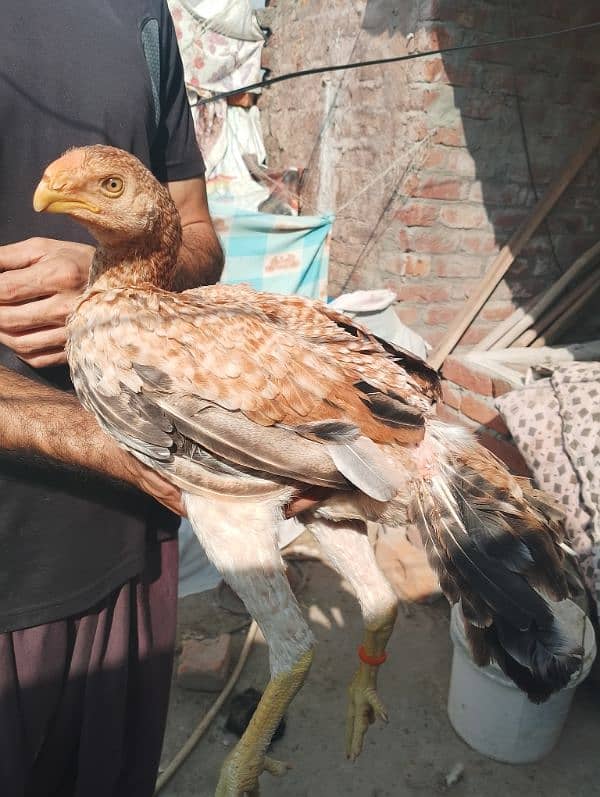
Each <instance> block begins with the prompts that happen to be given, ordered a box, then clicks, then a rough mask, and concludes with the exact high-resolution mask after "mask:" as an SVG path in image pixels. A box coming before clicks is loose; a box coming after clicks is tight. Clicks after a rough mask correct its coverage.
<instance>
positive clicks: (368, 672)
mask: <svg viewBox="0 0 600 797" xmlns="http://www.w3.org/2000/svg"><path fill="white" fill-rule="evenodd" d="M397 613H398V612H397V608H396V606H392V607H389V608H388V609H387V611H385V612H384V613H383V614H382V615H381V617H380V618H378V619H377V620H374V621H372V622H371V623H368V624H367V625H366V628H365V634H364V637H363V643H362V645H361V647H360V648H359V658H360V663H359V665H358V670H357V671H356V673H355V674H354V678H353V679H352V681H351V683H350V686H349V688H348V692H349V703H348V715H347V719H346V757H347V758H349V759H350V760H351V761H354V760H356V758H358V756H359V755H360V753H361V751H362V746H363V739H364V737H365V734H366V732H367V730H368V729H369V725H372V724H373V722H375V719H380V720H383V722H387V721H388V715H387V711H386V710H385V707H384V705H383V703H382V701H381V700H380V698H379V695H378V694H377V674H378V672H379V667H380V665H381V664H383V662H384V661H385V659H386V653H385V646H386V644H387V641H388V639H389V638H390V636H391V634H392V631H393V628H394V623H395V621H396V615H397Z"/></svg>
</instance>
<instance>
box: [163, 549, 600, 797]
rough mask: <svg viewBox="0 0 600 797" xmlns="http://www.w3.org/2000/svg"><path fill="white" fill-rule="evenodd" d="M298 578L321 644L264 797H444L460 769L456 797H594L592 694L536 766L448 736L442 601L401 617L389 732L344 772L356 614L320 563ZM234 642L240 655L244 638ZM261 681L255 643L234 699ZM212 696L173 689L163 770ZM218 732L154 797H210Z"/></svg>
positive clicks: (384, 685) (385, 678) (390, 671)
mask: <svg viewBox="0 0 600 797" xmlns="http://www.w3.org/2000/svg"><path fill="white" fill-rule="evenodd" d="M303 567H304V568H305V569H306V574H307V582H306V586H305V588H304V590H303V592H302V595H301V602H302V604H303V605H304V607H305V611H306V613H307V616H308V618H309V620H310V623H311V626H312V628H313V630H314V633H315V635H316V637H317V639H318V643H319V645H318V650H317V655H316V658H315V663H314V665H313V669H312V671H311V673H310V676H309V680H308V682H307V684H306V686H305V688H304V689H303V690H302V692H301V693H300V695H299V696H298V697H297V698H296V700H295V702H294V703H293V704H292V707H291V710H290V712H289V715H288V726H287V731H286V734H285V736H284V738H283V739H282V740H280V741H279V742H278V743H277V744H276V745H275V748H274V751H273V754H274V756H275V757H277V758H281V759H286V760H288V761H290V762H292V763H293V765H294V768H293V770H291V772H289V773H288V775H287V776H286V777H285V779H284V780H275V779H273V778H271V777H269V776H268V775H264V776H263V778H262V783H261V795H263V797H276V796H278V797H283V796H284V795H285V797H309V795H310V797H342V796H343V797H392V795H393V797H397V796H398V795H403V797H427V796H428V795H436V794H440V793H445V792H446V791H447V790H446V788H445V786H444V785H443V782H444V778H445V776H446V774H447V773H448V772H449V771H450V770H451V769H452V767H453V766H454V765H455V764H456V763H457V762H462V763H463V764H464V766H465V775H464V779H463V780H462V781H461V782H459V783H458V784H457V785H455V786H454V787H453V788H452V789H451V790H448V791H449V792H450V793H451V794H452V795H453V797H481V795H484V794H485V795H486V797H507V795H525V794H526V795H527V797H563V796H564V797H566V796H567V795H586V797H592V796H593V795H600V783H599V782H598V764H597V760H598V759H597V738H598V729H599V727H600V725H599V720H598V707H599V705H598V703H599V701H598V697H597V695H596V694H594V693H593V690H592V689H591V688H589V687H582V688H581V689H580V690H579V691H578V694H577V695H576V698H575V704H574V707H573V710H572V712H571V716H570V718H569V720H568V724H567V727H566V728H565V731H564V734H563V736H562V739H561V741H560V743H559V746H558V747H557V748H556V750H555V751H554V753H553V754H552V755H551V756H550V757H549V758H548V759H546V760H545V761H543V762H541V763H539V764H536V765H527V766H518V767H515V766H508V765H505V764H499V763H496V762H494V761H491V760H489V759H487V758H485V757H483V756H481V755H479V754H478V753H475V752H474V751H472V750H471V749H470V748H469V747H467V746H466V745H465V744H464V743H463V742H462V741H461V740H460V739H459V738H458V737H457V736H456V734H455V733H454V731H453V730H452V728H451V726H450V724H449V722H448V718H447V715H446V697H447V690H448V677H449V672H450V660H451V648H450V642H449V637H448V619H449V611H448V606H447V604H446V602H445V601H444V600H440V601H438V602H437V603H436V604H434V605H433V606H415V607H411V610H410V612H409V614H408V616H406V615H405V614H404V613H403V612H401V613H400V616H399V620H398V626H397V629H396V632H395V634H394V636H393V637H392V639H391V641H390V645H389V654H390V655H389V660H388V662H387V664H386V665H385V668H384V669H383V671H382V676H381V691H380V694H381V696H382V698H383V699H384V701H385V702H386V705H387V708H388V710H389V714H390V723H389V725H387V726H376V727H374V728H372V729H371V731H370V732H369V735H368V737H367V742H366V748H365V750H364V752H363V755H362V756H361V758H360V759H359V760H358V761H357V762H356V763H355V764H350V763H349V762H347V761H346V760H345V758H344V750H343V742H344V739H343V737H344V717H345V708H346V706H345V701H346V686H347V684H348V682H349V680H350V678H351V676H352V673H353V671H354V668H355V666H356V647H357V644H358V642H359V639H360V636H361V621H360V615H359V612H358V608H357V606H356V604H355V601H354V599H353V597H352V596H351V595H350V594H349V593H348V590H347V587H345V585H343V584H340V582H339V579H338V577H337V576H336V575H335V574H333V573H332V572H331V571H330V570H329V569H328V568H326V567H325V566H324V565H322V564H320V563H316V562H314V563H313V562H310V563H305V564H303ZM206 600H207V601H208V602H210V601H211V598H210V597H207V598H206ZM188 616H189V615H188ZM186 622H187V621H186ZM182 630H183V631H185V629H182ZM236 637H238V639H236V643H237V648H236V650H237V649H239V646H240V644H241V634H236ZM267 675H268V661H267V651H266V647H265V645H264V644H262V643H261V644H258V645H256V647H255V649H254V651H253V652H252V654H251V657H250V660H249V662H248V665H247V667H246V670H245V672H244V673H243V675H242V678H241V680H240V682H239V685H238V690H239V691H241V690H243V689H245V688H247V687H248V686H257V687H259V688H262V687H263V686H264V685H265V683H266V679H267ZM213 697H214V696H207V695H206V694H203V693H194V692H185V691H183V690H180V689H179V688H178V687H177V686H176V685H174V686H173V690H172V698H171V710H170V714H169V722H168V730H167V738H166V741H165V748H164V754H163V762H164V763H163V765H164V764H166V763H167V762H168V761H169V760H170V759H171V758H172V756H173V755H174V754H175V752H176V751H177V749H178V748H179V747H180V746H181V744H183V742H184V741H185V740H186V738H187V736H188V735H189V734H190V733H191V731H192V730H193V727H194V726H195V724H196V723H197V721H198V720H199V718H200V717H201V716H202V715H203V713H204V712H205V711H206V709H207V707H208V706H209V705H210V703H211V701H212V699H213ZM223 724H224V715H221V716H219V717H218V719H217V720H216V722H215V723H214V725H213V726H212V728H211V729H210V731H209V732H208V734H207V736H206V737H205V738H204V739H203V740H202V741H201V742H200V744H199V746H198V747H197V748H196V750H195V751H194V752H193V753H192V755H191V756H190V758H189V759H188V760H187V762H186V763H185V764H184V765H183V767H182V769H181V770H180V771H179V772H178V773H177V775H176V776H175V777H174V779H173V780H172V781H171V783H170V784H169V785H168V786H167V787H166V788H165V789H164V790H163V791H162V792H161V794H162V795H163V796H164V797H212V794H213V791H214V788H215V785H216V781H217V775H218V770H219V766H220V763H221V761H222V759H223V757H224V756H225V755H226V753H227V752H228V750H229V749H230V747H231V744H232V738H231V737H229V736H228V735H226V734H225V733H224V731H223Z"/></svg>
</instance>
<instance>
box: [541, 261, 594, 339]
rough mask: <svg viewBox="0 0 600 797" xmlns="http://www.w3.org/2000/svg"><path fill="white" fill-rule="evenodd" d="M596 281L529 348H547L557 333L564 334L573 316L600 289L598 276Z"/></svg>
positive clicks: (572, 320)
mask: <svg viewBox="0 0 600 797" xmlns="http://www.w3.org/2000/svg"><path fill="white" fill-rule="evenodd" d="M596 276H597V277H598V280H597V282H596V284H595V285H593V286H591V287H590V288H589V289H588V290H587V291H584V292H582V293H581V295H580V296H579V298H578V299H576V300H575V301H574V302H573V304H571V305H570V306H569V307H568V308H567V309H566V310H565V312H564V313H563V314H562V315H560V316H559V317H558V318H557V319H556V321H555V322H554V323H553V324H551V325H550V326H549V327H548V329H547V330H546V331H545V332H544V334H543V335H540V336H539V338H537V339H536V340H534V341H533V343H532V344H531V348H532V349H533V348H538V347H540V346H547V345H548V344H549V343H552V341H553V340H556V336H557V335H558V333H559V332H564V331H565V330H566V329H568V328H569V327H570V326H571V325H572V324H573V323H574V322H575V320H576V319H575V315H576V314H577V313H578V312H579V311H580V310H581V308H582V307H583V306H584V305H585V304H587V303H588V302H589V300H590V299H591V298H592V296H594V294H595V293H596V291H597V290H598V288H600V275H596Z"/></svg>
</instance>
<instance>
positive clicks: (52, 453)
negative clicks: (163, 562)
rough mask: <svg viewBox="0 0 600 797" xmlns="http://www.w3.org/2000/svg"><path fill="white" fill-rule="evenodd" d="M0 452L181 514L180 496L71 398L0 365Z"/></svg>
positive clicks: (178, 492) (170, 485) (182, 510)
mask: <svg viewBox="0 0 600 797" xmlns="http://www.w3.org/2000/svg"><path fill="white" fill-rule="evenodd" d="M0 449H1V450H4V451H13V452H16V453H19V454H23V455H28V454H29V455H31V454H34V455H36V456H39V457H42V458H44V459H45V460H49V461H50V462H51V463H55V464H60V465H66V466H68V467H69V468H71V469H82V468H83V469H87V470H90V471H94V472H95V473H99V474H100V475H102V476H105V477H107V478H110V479H116V480H118V481H120V482H124V483H126V484H129V485H131V486H133V487H137V488H138V489H139V490H142V491H144V492H146V493H149V494H150V495H152V496H153V497H154V498H156V500H157V501H160V502H161V503H162V504H164V505H165V506H167V507H168V508H169V509H171V510H172V511H173V512H176V513H178V514H180V515H183V514H185V510H184V507H183V504H182V502H181V493H180V491H179V490H178V489H177V488H176V487H174V486H173V485H172V484H170V483H169V482H168V481H166V480H165V479H163V478H162V476H159V474H157V473H155V472H154V471H153V470H151V469H150V468H147V467H146V466H145V465H142V463H141V462H138V460H137V459H135V457H132V456H131V455H130V454H128V453H127V452H126V451H124V450H123V449H121V448H119V446H117V444H116V443H115V442H114V441H113V440H112V439H111V438H110V437H109V436H108V435H106V434H104V432H103V431H102V430H101V429H100V427H99V426H98V424H97V422H96V419H95V418H94V417H93V416H92V415H90V413H88V412H86V411H85V410H84V409H83V407H82V406H81V404H80V403H79V402H78V401H77V399H76V398H75V396H74V395H72V394H69V393H64V392H62V391H60V390H54V389H53V388H50V387H46V386H45V385H40V384H38V383H37V382H34V381H32V380H31V379H27V377H24V376H21V375H20V374H16V373H14V372H13V371H10V370H8V369H7V368H3V367H2V366H0Z"/></svg>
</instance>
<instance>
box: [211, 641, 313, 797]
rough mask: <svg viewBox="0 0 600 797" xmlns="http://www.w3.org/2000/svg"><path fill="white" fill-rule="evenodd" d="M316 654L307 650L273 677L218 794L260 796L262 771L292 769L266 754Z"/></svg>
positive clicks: (228, 764)
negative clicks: (283, 670) (289, 666)
mask: <svg viewBox="0 0 600 797" xmlns="http://www.w3.org/2000/svg"><path fill="white" fill-rule="evenodd" d="M312 657H313V652H312V650H309V651H307V652H306V653H305V654H304V655H303V656H301V657H300V659H298V661H297V662H296V664H295V665H294V666H293V667H292V669H291V670H290V671H289V672H282V673H279V675H276V676H275V677H274V678H272V679H271V681H270V682H269V684H268V686H267V688H266V689H265V692H264V694H263V696H262V698H261V700H260V703H259V704H258V706H257V708H256V711H255V712H254V715H253V717H252V719H251V720H250V724H249V725H248V727H247V729H246V731H245V733H244V735H243V736H242V738H241V739H240V741H239V742H238V743H237V745H236V746H235V747H234V749H233V750H232V751H231V753H230V754H229V755H228V756H227V758H226V759H225V761H224V762H223V766H222V768H221V777H220V778H219V784H218V786H217V791H216V793H215V797H243V795H249V796H250V797H256V796H257V795H259V794H260V791H259V785H258V778H259V775H260V774H261V773H262V772H269V773H270V774H271V775H283V774H285V772H286V770H287V769H289V768H290V765H289V764H287V763H285V762H282V761H276V760H275V759H273V758H270V757H269V756H267V755H265V753H266V750H267V749H268V747H269V744H270V742H271V737H272V736H273V734H274V732H275V729H276V728H277V726H278V725H279V723H280V721H281V719H282V717H283V715H284V713H285V711H286V709H287V707H288V706H289V704H290V703H291V702H292V700H293V699H294V697H295V696H296V694H297V693H298V691H299V689H300V688H301V687H302V684H303V683H304V680H305V678H306V674H307V672H308V670H309V668H310V665H311V662H312Z"/></svg>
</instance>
